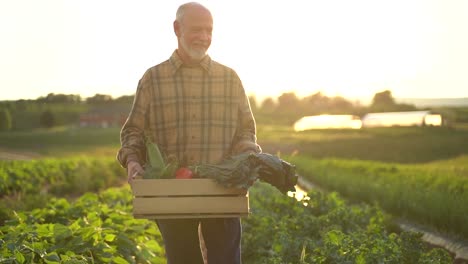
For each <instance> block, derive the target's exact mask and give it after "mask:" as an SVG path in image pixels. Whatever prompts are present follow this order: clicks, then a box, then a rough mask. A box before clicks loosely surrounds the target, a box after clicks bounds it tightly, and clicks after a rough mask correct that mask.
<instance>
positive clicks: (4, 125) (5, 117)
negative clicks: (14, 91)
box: [0, 109, 12, 131]
mask: <svg viewBox="0 0 468 264" xmlns="http://www.w3.org/2000/svg"><path fill="white" fill-rule="evenodd" d="M11 123H12V122H11V114H10V111H8V109H2V110H0V131H8V130H10V129H11Z"/></svg>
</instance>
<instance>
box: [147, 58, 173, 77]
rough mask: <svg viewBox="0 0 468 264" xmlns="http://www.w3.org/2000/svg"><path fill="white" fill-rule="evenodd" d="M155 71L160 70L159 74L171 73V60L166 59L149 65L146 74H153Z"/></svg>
mask: <svg viewBox="0 0 468 264" xmlns="http://www.w3.org/2000/svg"><path fill="white" fill-rule="evenodd" d="M155 72H158V75H161V74H170V73H171V72H172V66H171V62H170V60H165V61H163V62H160V63H159V64H156V65H153V66H151V67H149V68H148V69H147V70H146V72H145V74H144V75H152V74H153V73H155Z"/></svg>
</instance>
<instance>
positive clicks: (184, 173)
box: [175, 167, 193, 179]
mask: <svg viewBox="0 0 468 264" xmlns="http://www.w3.org/2000/svg"><path fill="white" fill-rule="evenodd" d="M175 177H176V179H192V178H193V172H192V171H191V170H190V169H188V168H185V167H182V168H179V169H177V170H176V173H175Z"/></svg>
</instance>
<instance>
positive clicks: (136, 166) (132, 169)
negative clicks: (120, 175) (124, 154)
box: [127, 161, 145, 183]
mask: <svg viewBox="0 0 468 264" xmlns="http://www.w3.org/2000/svg"><path fill="white" fill-rule="evenodd" d="M144 172H145V170H143V168H142V167H141V165H140V163H138V162H136V161H130V162H128V164H127V174H128V183H131V182H132V180H134V179H135V178H136V177H137V176H138V175H140V176H142V175H143V173H144Z"/></svg>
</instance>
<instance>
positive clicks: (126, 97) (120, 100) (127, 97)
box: [114, 95, 135, 105]
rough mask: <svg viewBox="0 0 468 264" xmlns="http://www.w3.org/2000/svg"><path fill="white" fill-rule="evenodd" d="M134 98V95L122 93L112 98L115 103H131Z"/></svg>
mask: <svg viewBox="0 0 468 264" xmlns="http://www.w3.org/2000/svg"><path fill="white" fill-rule="evenodd" d="M134 98H135V95H123V96H120V97H117V98H116V99H114V102H115V103H117V104H126V105H131V104H132V103H133V100H134Z"/></svg>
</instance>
